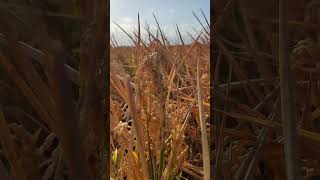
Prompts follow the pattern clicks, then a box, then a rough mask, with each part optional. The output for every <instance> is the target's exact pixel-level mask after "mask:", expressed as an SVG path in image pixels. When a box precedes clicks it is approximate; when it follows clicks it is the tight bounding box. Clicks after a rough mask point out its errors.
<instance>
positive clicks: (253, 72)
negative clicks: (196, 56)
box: [211, 0, 320, 180]
mask: <svg viewBox="0 0 320 180" xmlns="http://www.w3.org/2000/svg"><path fill="white" fill-rule="evenodd" d="M216 7H218V8H217V9H215V11H214V13H215V14H214V15H213V17H215V18H214V21H213V28H212V32H211V33H212V35H213V39H212V40H213V43H214V50H213V53H212V56H213V57H212V58H213V59H214V60H215V66H214V67H211V68H213V72H214V87H213V97H212V98H213V101H214V114H213V117H214V118H215V121H216V123H215V125H214V126H215V127H214V129H215V132H214V133H215V134H216V135H215V139H216V140H217V141H216V143H215V146H216V148H215V152H216V153H215V154H216V157H215V159H216V161H215V164H216V169H215V177H216V179H222V178H223V177H224V178H225V179H266V180H269V179H278V180H280V179H281V180H282V179H286V178H288V179H293V178H297V179H319V178H320V161H319V160H320V159H319V147H320V134H319V132H320V126H319V122H320V104H319V97H320V84H319V80H320V79H319V78H320V76H319V75H320V69H319V67H320V66H319V62H320V61H319V60H320V56H319V52H320V46H319V42H320V41H319V37H320V36H319V35H320V34H319V23H320V17H319V12H320V9H319V1H317V0H315V1H314V0H313V1H312V0H297V1H294V0H293V1H289V6H288V8H289V9H288V16H287V20H288V32H285V31H283V32H285V33H288V34H287V35H288V37H289V38H288V41H287V42H288V44H287V45H288V50H284V49H282V50H280V51H279V44H278V42H279V38H280V39H281V41H282V42H284V41H283V40H285V37H284V36H283V35H284V34H282V35H280V36H279V33H278V32H279V31H278V28H279V19H278V17H279V14H278V10H279V9H278V8H279V6H278V1H276V0H271V1H255V0H239V1H232V0H225V1H224V0H221V1H217V6H216ZM280 23H282V24H281V27H285V21H281V22H280ZM282 30H283V29H282ZM281 48H282V47H281ZM284 53H289V56H290V60H289V73H290V74H291V75H289V77H288V80H286V81H282V82H280V79H282V78H283V77H282V76H281V75H283V71H282V70H283V69H282V68H281V67H282V66H281V63H279V58H278V57H279V55H280V57H284V56H283V55H284ZM281 59H282V58H281ZM287 83H288V84H289V83H291V87H292V88H291V89H289V90H288V91H287V92H289V94H290V91H292V95H293V96H291V97H289V96H287V97H289V98H287V99H285V98H281V96H283V94H282V93H281V91H282V90H283V89H284V87H285V86H286V84H287ZM288 84H287V85H288ZM289 85H290V84H289ZM282 92H284V91H282ZM285 103H287V104H292V105H293V109H291V110H290V109H286V110H285V111H286V112H284V109H282V108H281V105H282V104H285ZM283 107H285V106H283ZM281 109H282V110H281ZM281 113H286V115H287V118H282V117H284V116H282V117H281ZM289 118H290V119H291V120H294V119H296V122H292V123H296V125H295V126H292V127H291V128H292V129H291V130H290V131H291V132H296V134H297V137H298V138H297V139H295V138H294V136H287V135H288V134H289V135H290V133H287V134H286V133H283V129H285V130H288V129H289V128H290V127H289V128H288V127H287V124H288V121H290V119H289ZM292 123H291V124H292ZM287 142H292V145H293V146H289V144H290V143H287ZM284 144H288V146H284ZM284 147H286V148H284ZM295 149H296V150H297V151H298V153H297V154H294V153H293V156H290V155H289V156H285V155H286V154H290V152H294V151H295ZM295 158H297V159H298V164H297V167H298V169H296V170H293V169H288V167H289V166H290V164H286V161H287V162H294V161H295ZM292 168H294V167H292ZM292 170H293V171H292ZM298 175H300V178H299V177H298ZM288 176H290V177H291V178H290V177H288Z"/></svg>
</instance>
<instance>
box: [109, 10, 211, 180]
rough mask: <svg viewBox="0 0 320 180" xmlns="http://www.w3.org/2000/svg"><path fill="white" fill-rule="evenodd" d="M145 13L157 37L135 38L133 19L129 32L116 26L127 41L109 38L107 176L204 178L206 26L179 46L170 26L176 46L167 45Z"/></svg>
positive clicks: (138, 35) (137, 35)
mask: <svg viewBox="0 0 320 180" xmlns="http://www.w3.org/2000/svg"><path fill="white" fill-rule="evenodd" d="M153 16H154V19H155V22H156V23H157V27H158V29H157V32H159V34H160V36H158V37H157V35H155V34H154V33H153V32H151V30H150V29H148V28H147V27H146V28H145V29H144V30H146V32H147V33H148V35H149V38H148V39H142V38H141V31H142V30H141V27H140V18H139V17H138V28H137V29H138V31H137V32H133V33H130V32H126V31H124V30H123V29H122V30H123V31H124V35H127V36H128V37H129V38H130V40H131V41H132V43H133V44H134V47H130V48H123V47H117V44H118V43H117V42H116V40H115V39H113V40H112V42H111V43H112V45H113V48H112V49H111V71H110V82H111V94H110V97H111V98H110V116H111V140H110V141H111V149H112V152H111V156H112V157H113V158H112V162H111V163H112V165H111V176H112V177H113V178H115V179H123V178H125V177H126V178H127V179H141V177H143V179H153V180H157V179H159V180H160V179H164V180H166V179H180V178H182V179H183V178H186V179H209V176H210V164H209V150H208V147H209V145H208V140H207V120H208V118H209V108H210V106H209V103H208V102H209V98H210V97H209V77H210V76H209V63H210V61H209V58H210V56H209V52H210V49H209V40H210V39H209V35H208V34H207V32H205V31H208V30H207V29H209V28H208V27H206V26H204V25H203V28H204V31H203V32H201V33H200V34H198V35H197V37H192V38H193V39H194V42H193V43H192V44H190V45H185V43H184V41H185V40H184V39H183V37H184V36H183V35H182V34H181V33H186V32H181V31H180V29H179V28H178V26H177V34H178V38H179V39H180V41H181V43H182V45H169V44H171V43H170V42H169V41H168V39H167V37H166V34H165V32H164V31H163V30H162V28H161V26H160V25H159V22H158V20H157V18H156V17H155V15H153ZM198 20H199V21H200V18H198ZM206 21H207V20H206ZM207 25H208V24H207ZM119 27H120V26H119ZM120 28H121V27H120ZM200 56H201V57H200ZM127 77H129V78H127Z"/></svg>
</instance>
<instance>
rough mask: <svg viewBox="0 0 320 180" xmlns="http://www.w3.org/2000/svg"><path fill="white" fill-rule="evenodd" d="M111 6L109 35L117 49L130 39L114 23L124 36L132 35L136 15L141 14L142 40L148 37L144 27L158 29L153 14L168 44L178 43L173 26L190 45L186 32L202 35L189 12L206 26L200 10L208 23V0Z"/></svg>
mask: <svg viewBox="0 0 320 180" xmlns="http://www.w3.org/2000/svg"><path fill="white" fill-rule="evenodd" d="M110 5H111V8H110V9H111V10H110V11H111V12H110V15H111V18H110V20H111V21H110V23H111V29H110V33H111V35H113V36H114V37H115V39H116V40H117V42H118V44H119V45H130V38H129V37H127V36H126V35H125V34H124V33H123V32H122V31H121V30H120V28H118V27H117V26H116V25H115V24H114V23H113V21H114V22H116V23H117V24H119V25H120V26H121V27H122V28H123V29H125V30H126V31H127V32H131V33H132V32H133V30H134V29H137V24H138V13H139V14H140V24H141V28H142V29H141V31H142V32H141V34H142V37H147V33H146V32H145V31H144V30H143V28H144V27H146V23H147V24H148V25H149V27H150V29H151V31H152V32H154V33H155V32H156V27H157V26H156V22H155V20H154V17H153V15H152V13H154V14H155V16H156V17H157V19H158V22H159V24H160V26H161V28H162V30H163V31H164V33H165V34H166V36H167V37H168V39H169V41H170V42H171V44H179V43H180V41H179V39H178V37H177V34H176V31H175V25H176V24H177V25H178V26H179V29H180V31H181V34H182V36H183V39H184V41H186V43H190V42H191V38H190V36H189V35H188V34H187V32H189V33H190V34H191V35H193V36H195V34H197V33H199V32H200V31H201V29H202V28H201V25H200V24H199V23H198V21H197V19H196V18H195V17H194V15H193V13H192V11H194V12H195V13H196V14H197V15H198V17H199V18H200V19H201V21H202V22H203V23H204V24H206V23H205V20H204V18H203V16H202V14H201V11H200V9H202V11H203V12H204V14H205V15H206V17H207V19H208V20H209V19H210V0H111V2H110Z"/></svg>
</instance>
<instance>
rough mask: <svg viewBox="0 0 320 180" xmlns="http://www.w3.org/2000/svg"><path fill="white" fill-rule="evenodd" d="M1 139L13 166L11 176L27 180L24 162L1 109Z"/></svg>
mask: <svg viewBox="0 0 320 180" xmlns="http://www.w3.org/2000/svg"><path fill="white" fill-rule="evenodd" d="M0 138H1V144H2V148H3V150H4V152H5V154H6V156H7V157H8V161H9V162H10V165H11V174H12V176H14V177H15V179H19V180H20V179H21V180H27V177H28V176H27V174H26V172H25V171H24V168H23V165H22V162H21V160H20V157H19V155H18V152H17V151H18V150H19V149H18V147H17V145H16V144H15V142H14V141H13V139H12V137H11V135H10V131H9V128H8V127H7V123H6V120H5V117H4V114H3V111H2V109H1V107H0Z"/></svg>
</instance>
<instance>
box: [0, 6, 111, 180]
mask: <svg viewBox="0 0 320 180" xmlns="http://www.w3.org/2000/svg"><path fill="white" fill-rule="evenodd" d="M73 2H74V3H73ZM108 7H109V5H108V2H107V1H105V0H94V1H80V2H78V1H72V2H71V1H54V2H53V1H42V0H41V1H37V0H35V1H24V0H15V1H10V2H8V1H5V0H0V24H1V25H0V74H1V76H0V179H1V180H89V179H90V180H91V179H95V180H98V179H100V180H101V179H104V180H105V179H108V178H109V174H108V172H109V171H108V169H109V167H108V166H107V165H108V163H107V158H108V154H109V151H108V148H107V147H108V146H107V145H108V144H109V142H108V140H109V138H108V123H107V118H108V112H107V109H108V104H107V103H106V101H107V97H108V94H109V93H108V87H107V86H106V84H107V82H108V81H107V80H108V79H109V73H108V69H107V65H108V61H107V60H108V58H107V57H109V55H108V54H107V53H108V50H109V49H107V48H106V47H108V43H107V42H109V39H108V38H107V37H108V36H107V35H106V34H108V33H109V27H108V25H109V22H108V18H107V16H106V15H107V12H108V11H109V9H108ZM93 12H95V13H93ZM79 14H80V16H81V17H82V18H81V22H80V17H79ZM93 21H94V22H95V23H94V24H92V22H93ZM66 31H67V32H66ZM80 32H81V33H80ZM80 34H81V37H80ZM76 51H78V52H79V54H80V55H76V54H75V53H73V52H76Z"/></svg>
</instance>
